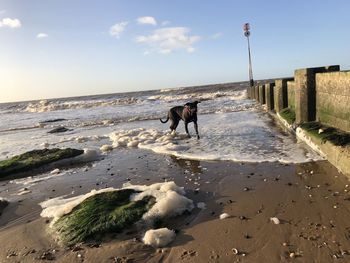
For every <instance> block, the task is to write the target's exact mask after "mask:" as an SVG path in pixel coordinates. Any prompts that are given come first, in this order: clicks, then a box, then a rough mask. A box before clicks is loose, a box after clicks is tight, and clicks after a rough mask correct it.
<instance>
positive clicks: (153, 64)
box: [0, 0, 350, 102]
mask: <svg viewBox="0 0 350 263" xmlns="http://www.w3.org/2000/svg"><path fill="white" fill-rule="evenodd" d="M349 10H350V1H348V0H324V1H320V0H318V1H316V0H307V1H306V0H293V1H289V0H275V1H268V0H266V1H261V0H256V1H234V0H216V1H212V0H172V1H165V0H148V1H146V0H123V1H118V0H104V1H101V0H74V1H72V0H50V1H47V0H0V102H10V101H20V100H31V99H45V98H57V97H70V96H81V95H93V94H104V93H116V92H126V91H137V90H149V89H164V88H173V87H183V86H190V85H203V84H211V83H224V82H236V81H245V80H247V79H248V54H247V40H246V38H245V37H244V35H243V30H242V26H243V24H244V23H246V22H249V23H250V25H251V36H250V42H251V49H252V59H253V74H254V79H265V78H277V77H289V76H293V72H294V70H295V69H297V68H305V67H314V66H325V65H334V64H337V65H340V66H341V69H350V52H349V43H350V34H349V26H350V16H349Z"/></svg>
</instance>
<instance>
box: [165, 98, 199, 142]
mask: <svg viewBox="0 0 350 263" xmlns="http://www.w3.org/2000/svg"><path fill="white" fill-rule="evenodd" d="M198 103H200V102H199V101H194V102H188V103H186V104H185V105H184V106H176V107H173V108H171V109H170V110H169V112H168V117H167V119H166V120H165V121H163V120H162V119H160V121H161V122H162V123H166V122H167V121H168V120H169V119H170V121H171V125H170V130H171V131H175V130H176V128H177V125H178V124H179V121H180V120H183V121H184V122H185V130H186V133H187V135H188V137H189V138H191V136H190V134H189V132H188V127H187V125H188V124H189V123H190V122H193V123H194V129H195V130H196V133H197V139H199V134H198V125H197V104H198Z"/></svg>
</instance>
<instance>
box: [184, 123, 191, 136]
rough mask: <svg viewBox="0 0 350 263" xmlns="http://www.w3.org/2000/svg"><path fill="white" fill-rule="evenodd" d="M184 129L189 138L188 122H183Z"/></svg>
mask: <svg viewBox="0 0 350 263" xmlns="http://www.w3.org/2000/svg"><path fill="white" fill-rule="evenodd" d="M185 131H186V133H187V135H188V138H191V135H190V133H189V132H188V122H185Z"/></svg>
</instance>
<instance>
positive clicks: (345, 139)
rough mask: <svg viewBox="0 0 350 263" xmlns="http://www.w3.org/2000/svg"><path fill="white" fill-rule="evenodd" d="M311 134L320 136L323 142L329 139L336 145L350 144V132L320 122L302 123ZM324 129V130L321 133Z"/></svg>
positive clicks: (302, 126)
mask: <svg viewBox="0 0 350 263" xmlns="http://www.w3.org/2000/svg"><path fill="white" fill-rule="evenodd" d="M300 127H301V128H302V129H303V130H305V131H306V132H307V133H308V134H309V135H311V136H313V137H316V138H319V139H320V140H321V141H322V142H326V141H329V142H331V143H332V144H334V145H336V146H347V145H350V133H346V132H343V131H341V130H338V129H336V128H333V127H329V126H326V125H323V124H321V123H319V122H307V123H303V124H301V125H300ZM320 129H322V130H323V132H321V133H319V130H320Z"/></svg>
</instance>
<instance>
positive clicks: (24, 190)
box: [17, 188, 32, 195]
mask: <svg viewBox="0 0 350 263" xmlns="http://www.w3.org/2000/svg"><path fill="white" fill-rule="evenodd" d="M31 192H32V191H30V190H29V189H28V188H23V189H21V190H20V191H19V192H18V193H17V195H26V194H29V193H31Z"/></svg>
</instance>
